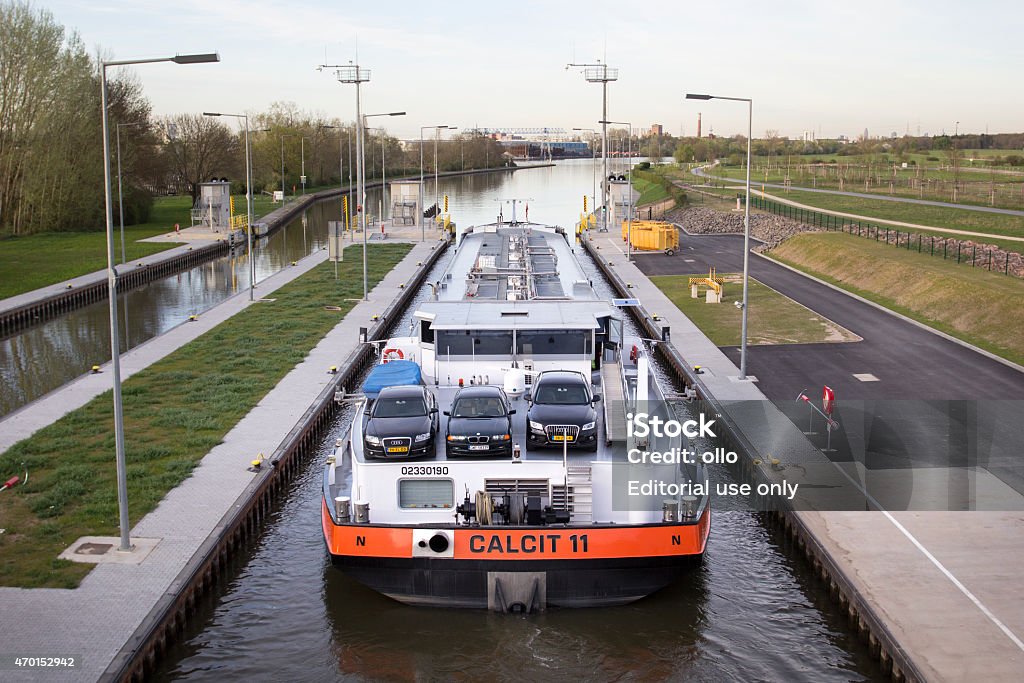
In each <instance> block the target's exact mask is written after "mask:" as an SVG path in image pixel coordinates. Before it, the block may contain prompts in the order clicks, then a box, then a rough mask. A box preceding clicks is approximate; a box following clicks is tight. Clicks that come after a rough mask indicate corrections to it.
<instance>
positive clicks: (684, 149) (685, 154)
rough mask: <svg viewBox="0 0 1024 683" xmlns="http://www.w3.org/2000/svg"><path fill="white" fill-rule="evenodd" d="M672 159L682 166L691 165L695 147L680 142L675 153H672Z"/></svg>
mask: <svg viewBox="0 0 1024 683" xmlns="http://www.w3.org/2000/svg"><path fill="white" fill-rule="evenodd" d="M672 158H673V159H675V160H676V163H677V164H680V165H682V164H688V163H690V162H691V161H693V147H691V146H690V145H688V144H686V143H685V142H680V143H679V144H678V145H676V149H675V151H674V152H672Z"/></svg>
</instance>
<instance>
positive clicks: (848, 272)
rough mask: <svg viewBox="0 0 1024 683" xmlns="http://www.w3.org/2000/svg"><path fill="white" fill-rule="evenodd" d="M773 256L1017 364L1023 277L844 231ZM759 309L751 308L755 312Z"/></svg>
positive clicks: (815, 236)
mask: <svg viewBox="0 0 1024 683" xmlns="http://www.w3.org/2000/svg"><path fill="white" fill-rule="evenodd" d="M769 255H770V256H772V257H773V258H776V259H778V260H779V261H782V262H783V263H786V264H787V265H790V266H793V267H794V268H798V269H800V270H802V271H804V272H807V273H810V274H811V275H814V276H815V277H818V278H821V279H822V280H825V281H826V282H830V283H832V284H835V285H838V286H840V287H842V288H843V289H847V290H849V291H851V292H853V293H855V294H859V295H860V296H862V297H864V298H865V299H869V300H871V301H874V302H876V303H879V304H881V305H883V306H885V307H887V308H890V309H892V310H894V311H897V312H899V313H902V314H903V315H905V316H907V317H909V318H913V319H914V320H918V321H920V322H923V323H925V324H927V325H930V326H932V327H934V328H936V329H939V330H942V331H943V332H946V333H947V334H950V335H953V336H955V337H958V338H960V339H963V340H964V341H967V342H969V343H971V344H974V345H975V346H979V347H981V348H983V349H985V350H986V351H991V352H992V353H995V354H998V355H1000V356H1002V357H1004V358H1007V359H1009V360H1012V361H1014V362H1016V363H1024V336H1021V334H1020V330H1021V329H1024V310H1022V309H1021V308H1020V305H1019V302H1020V301H1024V280H1021V279H1019V278H1015V277H1007V276H1005V275H1002V274H999V273H989V272H987V271H984V270H982V269H980V268H969V267H965V266H963V265H957V264H956V263H953V262H950V261H943V260H941V259H936V258H932V257H930V256H928V255H926V254H918V253H916V252H913V251H909V252H908V251H904V250H900V249H893V248H892V247H887V246H885V245H884V244H881V243H877V242H872V241H870V240H865V239H862V238H858V237H855V236H851V235H846V234H843V233H806V234H802V235H797V236H795V237H792V238H790V239H788V240H786V241H785V242H783V243H782V244H780V245H779V246H777V247H776V248H775V249H772V250H771V252H770V253H769ZM753 311H754V308H753V307H751V313H753Z"/></svg>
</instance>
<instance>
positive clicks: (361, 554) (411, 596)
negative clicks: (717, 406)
mask: <svg viewBox="0 0 1024 683" xmlns="http://www.w3.org/2000/svg"><path fill="white" fill-rule="evenodd" d="M710 514H711V513H710V510H709V509H705V510H704V511H703V514H702V515H701V517H700V518H698V519H696V520H693V521H692V522H689V523H682V524H657V525H638V526H629V525H609V526H590V527H583V526H575V527H550V526H545V527H535V528H529V527H447V528H436V529H427V530H424V529H413V528H410V527H399V526H377V525H347V524H335V523H334V522H333V520H332V519H331V517H330V515H329V513H328V511H327V508H326V504H325V505H324V510H323V517H324V519H323V525H324V539H325V543H326V545H327V550H328V552H329V554H330V556H331V562H332V563H333V565H334V566H335V567H336V568H337V569H339V570H341V571H343V572H344V573H345V574H347V575H348V576H350V577H352V578H353V579H355V580H356V581H358V582H360V583H362V584H364V585H366V586H367V587H369V588H371V589H373V590H375V591H377V592H379V593H382V594H384V595H386V596H388V597H390V598H393V599H395V600H398V601H400V602H403V603H407V604H411V605H427V606H437V607H462V608H479V609H492V610H496V611H503V612H514V611H523V612H532V611H539V610H543V609H545V608H546V607H549V606H551V607H599V606H611V605H622V604H626V603H629V602H633V601H636V600H639V599H641V598H644V597H646V596H648V595H651V594H652V593H655V592H657V591H659V590H661V589H662V588H665V587H666V586H668V585H670V584H672V583H674V582H675V581H677V580H679V579H680V578H682V577H684V576H685V575H686V574H687V573H688V572H690V571H691V570H692V569H693V568H694V567H695V566H698V565H699V564H700V563H701V561H702V559H703V555H704V551H705V548H706V543H707V536H708V530H709V528H710ZM424 533H426V534H430V533H435V534H436V533H444V535H445V536H446V537H447V538H449V539H451V546H450V547H448V548H446V549H445V551H444V555H445V556H436V557H430V556H422V555H423V554H424V553H430V552H431V551H430V548H429V547H427V548H423V547H417V546H418V544H417V542H416V538H417V537H419V538H422V537H423V535H424ZM656 553H662V554H656ZM417 555H421V556H417Z"/></svg>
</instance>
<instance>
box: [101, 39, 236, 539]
mask: <svg viewBox="0 0 1024 683" xmlns="http://www.w3.org/2000/svg"><path fill="white" fill-rule="evenodd" d="M219 61H220V55H218V54H217V53H215V52H214V53H207V54H191V55H175V56H174V57H158V58H153V59H118V60H111V61H103V62H100V115H101V118H102V122H103V202H104V205H105V210H106V229H107V282H108V288H109V291H108V296H107V298H108V299H109V300H110V366H111V371H112V375H113V378H112V379H113V385H114V450H115V453H116V459H117V507H118V512H119V516H118V523H119V526H120V527H121V543H120V545H119V546H118V550H120V551H124V552H128V551H130V550H131V549H132V545H131V538H130V537H129V529H128V475H127V467H126V463H125V455H124V408H123V405H122V402H121V349H120V340H119V339H118V334H117V277H118V275H117V269H116V268H115V267H114V216H113V207H112V206H111V204H112V201H111V190H110V126H109V124H108V122H107V67H110V66H126V65H129V64H151V63H154V62H174V63H175V64H202V63H205V62H219Z"/></svg>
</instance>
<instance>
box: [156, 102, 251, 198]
mask: <svg viewBox="0 0 1024 683" xmlns="http://www.w3.org/2000/svg"><path fill="white" fill-rule="evenodd" d="M163 126H164V129H165V130H166V132H167V138H168V140H167V143H166V144H165V145H164V154H165V155H166V156H167V158H168V160H169V165H170V168H171V172H172V173H173V175H174V177H175V179H176V180H177V181H178V182H180V183H182V184H184V185H185V186H186V187H187V189H188V193H189V194H190V195H191V196H192V202H193V203H195V200H196V198H197V197H198V196H199V183H202V182H206V181H208V180H210V179H211V178H214V177H220V176H225V175H228V174H231V173H235V174H239V173H240V171H241V170H243V169H242V166H243V161H242V160H241V156H240V155H241V150H240V148H239V147H238V138H237V137H236V136H235V134H234V133H232V132H231V131H230V130H229V129H228V127H227V126H226V125H224V124H223V123H221V122H220V121H219V120H217V119H215V118H210V117H208V116H202V115H201V114H178V115H176V116H169V117H166V118H164V120H163Z"/></svg>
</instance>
